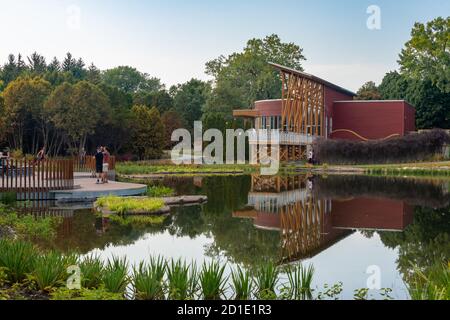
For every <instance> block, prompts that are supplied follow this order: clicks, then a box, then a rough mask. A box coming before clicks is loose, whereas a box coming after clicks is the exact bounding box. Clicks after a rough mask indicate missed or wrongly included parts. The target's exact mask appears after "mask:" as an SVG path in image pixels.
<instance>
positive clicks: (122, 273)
mask: <svg viewBox="0 0 450 320" xmlns="http://www.w3.org/2000/svg"><path fill="white" fill-rule="evenodd" d="M102 282H103V284H104V286H105V289H106V290H108V291H109V292H112V293H120V294H123V295H124V294H125V290H126V288H127V286H128V284H129V283H130V278H129V276H128V261H127V259H126V258H117V257H112V259H109V260H108V262H107V264H106V266H105V269H104V271H103V276H102Z"/></svg>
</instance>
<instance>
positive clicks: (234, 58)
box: [203, 34, 306, 127]
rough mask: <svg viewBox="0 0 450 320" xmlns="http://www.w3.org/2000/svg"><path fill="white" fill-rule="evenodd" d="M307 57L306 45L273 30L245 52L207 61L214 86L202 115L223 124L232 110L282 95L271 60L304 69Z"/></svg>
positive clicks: (250, 42) (207, 68)
mask: <svg viewBox="0 0 450 320" xmlns="http://www.w3.org/2000/svg"><path fill="white" fill-rule="evenodd" d="M304 60H306V59H305V57H304V56H303V49H301V48H300V47H299V46H298V45H296V44H294V43H284V42H282V41H281V39H280V38H279V37H278V36H277V35H275V34H273V35H270V36H267V37H266V38H264V39H251V40H249V41H248V42H247V46H246V47H245V48H244V50H243V51H242V52H235V53H233V54H231V55H229V56H228V57H224V56H220V57H219V58H217V59H215V60H212V61H210V62H208V63H207V64H206V73H207V74H209V75H211V76H213V77H214V89H213V91H212V93H211V94H210V95H209V97H208V99H207V101H206V104H205V106H204V108H203V119H204V120H205V119H209V120H211V119H214V121H212V120H211V121H208V122H209V123H211V124H212V123H215V124H217V121H219V120H220V118H217V117H216V116H215V115H214V113H217V112H220V114H221V117H222V122H223V123H222V124H221V127H226V126H227V125H226V123H231V122H232V119H233V116H232V110H234V109H243V108H251V107H252V106H253V103H254V102H255V101H257V100H265V99H278V98H281V90H280V88H281V80H280V76H279V72H278V71H277V70H276V69H275V68H273V67H272V66H270V65H269V64H268V62H274V63H278V64H281V65H285V66H287V67H291V68H294V69H297V70H300V71H302V70H303V68H302V62H303V61H304Z"/></svg>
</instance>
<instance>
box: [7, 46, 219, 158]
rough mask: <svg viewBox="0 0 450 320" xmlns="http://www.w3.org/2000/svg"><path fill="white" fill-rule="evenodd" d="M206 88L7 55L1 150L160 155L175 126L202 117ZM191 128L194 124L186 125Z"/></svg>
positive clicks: (77, 62) (78, 62)
mask: <svg viewBox="0 0 450 320" xmlns="http://www.w3.org/2000/svg"><path fill="white" fill-rule="evenodd" d="M210 90H211V85H210V84H209V83H207V82H203V81H200V80H197V79H192V80H190V81H188V82H186V83H183V84H180V85H177V86H173V87H171V88H169V89H166V87H165V85H164V84H162V83H161V80H160V79H158V78H155V77H150V76H149V75H148V74H145V73H142V72H140V71H138V70H136V69H135V68H133V67H130V66H120V67H117V68H113V69H109V70H105V71H101V70H99V69H98V68H97V67H96V66H95V65H94V64H91V65H89V66H86V64H85V63H84V61H83V60H82V59H81V58H78V59H76V58H74V57H73V56H72V55H71V54H70V53H67V55H66V56H65V58H64V59H63V60H62V61H61V62H60V61H59V60H58V59H57V58H54V59H53V60H52V61H51V62H50V63H47V62H46V59H45V58H44V57H43V56H42V55H40V54H38V53H36V52H35V53H33V54H32V55H30V56H29V57H26V59H24V58H23V56H22V55H20V54H19V55H18V56H17V57H16V56H14V55H13V54H10V55H9V57H8V60H7V62H6V63H4V64H3V65H2V66H1V67H0V149H4V148H7V147H8V148H10V149H11V150H16V151H18V152H19V153H24V154H35V153H36V152H37V151H38V150H39V149H40V148H42V147H45V148H46V150H47V153H48V155H51V156H57V155H72V154H78V153H79V152H80V150H81V149H83V148H85V149H86V150H88V151H93V150H95V147H96V146H97V145H106V146H109V147H110V149H111V151H112V152H113V153H115V154H122V155H126V154H129V155H130V157H135V158H139V159H150V158H152V159H153V158H158V157H160V156H161V154H162V150H163V149H164V148H167V147H170V145H171V142H170V137H171V133H172V131H173V130H174V129H177V128H182V127H189V126H190V125H191V124H192V123H193V121H194V120H198V119H200V118H201V116H202V108H203V105H204V103H205V101H206V98H207V95H208V94H209V91H210ZM191 126H192V125H191Z"/></svg>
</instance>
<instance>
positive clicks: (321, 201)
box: [43, 175, 450, 299]
mask: <svg viewBox="0 0 450 320" xmlns="http://www.w3.org/2000/svg"><path fill="white" fill-rule="evenodd" d="M149 183H150V182H149ZM151 183H157V184H164V185H166V186H170V187H172V188H174V189H175V190H176V192H177V194H204V195H207V196H208V202H207V203H206V204H203V205H201V206H189V207H179V208H174V209H173V210H172V213H171V214H170V216H168V218H167V219H166V220H165V221H164V222H163V224H161V225H157V226H148V225H147V226H146V225H140V224H138V223H137V224H132V223H131V224H120V223H117V222H115V221H110V220H109V219H108V218H105V217H100V216H98V215H96V214H95V213H93V211H92V210H91V209H83V208H69V209H58V210H63V211H64V214H63V215H64V216H65V218H64V222H63V223H62V225H61V227H60V230H59V232H58V238H57V240H56V241H55V242H53V243H47V244H43V245H45V246H48V247H55V248H58V249H61V250H63V251H66V252H67V251H71V250H77V251H79V252H81V253H83V254H88V253H96V254H99V255H101V256H102V257H104V258H105V259H106V258H109V257H111V256H113V255H114V256H126V257H127V258H128V260H129V261H130V262H131V263H138V262H140V261H142V260H147V259H148V257H149V256H150V255H161V256H163V257H166V258H182V259H185V260H187V261H188V262H190V261H195V262H196V263H197V265H201V263H202V262H203V261H210V260H212V259H214V260H220V261H222V262H228V263H229V265H230V266H234V265H240V266H244V267H245V268H248V269H250V270H253V269H255V268H257V266H258V265H259V264H260V263H261V262H266V261H269V260H271V261H274V262H275V263H277V264H279V265H286V264H291V263H302V264H305V265H309V264H313V265H314V268H315V274H314V288H315V290H316V292H319V291H323V290H324V286H325V285H326V284H328V285H333V284H336V283H338V282H342V283H343V291H342V293H341V295H340V298H342V299H352V298H353V295H354V290H356V289H360V288H364V287H367V284H368V283H372V284H374V283H376V282H377V281H375V282H373V281H374V279H375V280H377V279H379V285H380V286H381V288H392V289H393V292H392V293H391V296H392V297H393V298H395V299H407V298H408V297H409V296H408V292H407V287H406V284H405V281H404V279H405V276H406V275H407V274H408V272H409V271H410V270H411V263H414V264H416V265H418V266H419V267H426V266H429V265H431V264H432V262H433V261H435V260H439V261H449V259H450V242H449V233H450V214H449V211H450V195H449V183H448V181H446V180H423V179H421V180H418V179H412V178H385V177H384V178H383V177H366V176H327V177H325V176H306V175H297V176H287V177H278V176H276V177H263V176H258V175H253V176H216V177H186V178H183V177H178V178H175V177H172V178H170V177H167V178H164V179H161V180H158V181H152V182H151ZM378 276H379V277H378ZM374 277H375V278H374ZM370 292H371V293H372V295H373V297H374V298H380V296H379V295H378V291H370Z"/></svg>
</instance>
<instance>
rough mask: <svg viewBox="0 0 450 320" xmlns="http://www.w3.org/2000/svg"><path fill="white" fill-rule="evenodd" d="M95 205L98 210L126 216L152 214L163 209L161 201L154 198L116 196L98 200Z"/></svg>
mask: <svg viewBox="0 0 450 320" xmlns="http://www.w3.org/2000/svg"><path fill="white" fill-rule="evenodd" d="M95 204H96V205H97V206H98V207H100V208H105V209H107V210H110V211H113V212H116V213H118V214H126V213H132V212H148V213H151V212H154V211H157V210H159V209H161V208H162V207H164V201H163V200H162V199H154V198H123V197H116V196H107V197H101V198H99V199H98V200H97V201H96V202H95Z"/></svg>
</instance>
